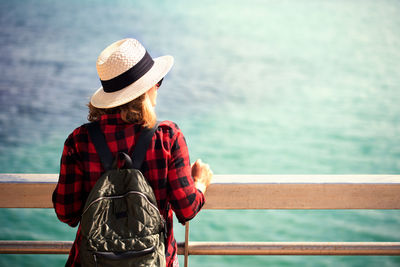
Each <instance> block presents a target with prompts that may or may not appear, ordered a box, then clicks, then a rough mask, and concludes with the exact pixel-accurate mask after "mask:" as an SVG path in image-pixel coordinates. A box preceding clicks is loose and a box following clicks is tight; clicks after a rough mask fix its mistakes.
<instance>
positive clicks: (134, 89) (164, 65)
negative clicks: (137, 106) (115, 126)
mask: <svg viewBox="0 0 400 267" xmlns="http://www.w3.org/2000/svg"><path fill="white" fill-rule="evenodd" d="M153 60H154V65H153V67H151V69H150V70H149V71H148V72H146V74H144V75H143V76H142V77H141V78H140V79H138V80H137V81H136V82H134V83H132V84H131V85H128V86H127V87H125V88H123V89H121V90H119V91H116V92H112V93H107V92H105V91H104V90H103V87H100V88H99V89H98V90H97V91H96V92H95V93H94V94H93V95H92V97H91V99H90V103H91V104H92V105H93V106H95V107H96V108H114V107H118V106H120V105H123V104H126V103H128V102H130V101H132V100H134V99H135V98H137V97H139V96H141V95H142V94H144V93H145V92H147V91H148V90H149V89H151V88H152V87H153V86H154V85H156V84H157V83H158V82H159V81H160V80H161V79H162V78H164V76H165V75H167V73H168V72H169V71H170V70H171V68H172V65H173V64H174V58H173V57H172V56H169V55H167V56H162V57H158V58H155V59H153Z"/></svg>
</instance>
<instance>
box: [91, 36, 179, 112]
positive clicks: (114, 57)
mask: <svg viewBox="0 0 400 267" xmlns="http://www.w3.org/2000/svg"><path fill="white" fill-rule="evenodd" d="M173 64H174V58H173V57H172V56H162V57H158V58H154V59H152V58H151V56H150V55H149V54H148V53H147V51H146V49H145V48H144V47H143V45H142V44H141V43H139V41H138V40H135V39H131V38H128V39H123V40H119V41H117V42H115V43H113V44H111V45H110V46H108V47H107V48H106V49H104V50H103V51H102V52H101V53H100V55H99V57H98V59H97V62H96V67H97V73H98V75H99V77H100V81H101V84H102V87H100V88H99V89H98V90H97V91H96V92H95V93H94V94H93V96H92V98H91V99H90V103H91V104H92V105H93V106H95V107H97V108H113V107H117V106H120V105H123V104H126V103H128V102H130V101H132V100H133V99H135V98H137V97H139V96H140V95H142V94H144V93H145V92H147V91H148V90H149V89H150V88H152V87H153V86H154V85H156V84H157V82H158V81H160V80H161V79H162V78H163V77H164V76H165V75H166V74H167V73H168V71H169V70H170V69H171V67H172V65H173Z"/></svg>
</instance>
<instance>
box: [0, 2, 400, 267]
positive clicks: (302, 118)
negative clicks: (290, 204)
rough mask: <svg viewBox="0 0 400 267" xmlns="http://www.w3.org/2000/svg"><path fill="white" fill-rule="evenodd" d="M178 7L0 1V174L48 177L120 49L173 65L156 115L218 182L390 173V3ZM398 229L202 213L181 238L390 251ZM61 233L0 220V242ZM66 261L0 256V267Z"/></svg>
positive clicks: (196, 260)
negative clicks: (133, 48)
mask: <svg viewBox="0 0 400 267" xmlns="http://www.w3.org/2000/svg"><path fill="white" fill-rule="evenodd" d="M82 2H83V1H82ZM189 2H190V1H183V0H182V1H142V2H140V3H139V1H85V2H83V3H81V1H65V3H64V2H54V1H1V2H0V67H1V73H2V76H1V78H0V173H6V172H24V173H57V172H58V168H59V166H58V164H59V158H60V155H61V151H62V145H63V142H64V140H65V138H66V136H67V135H68V134H69V132H70V131H72V130H73V129H74V128H75V127H76V126H77V125H79V124H81V123H84V122H85V117H86V113H87V110H86V107H85V104H86V103H87V101H88V99H89V97H90V95H91V94H92V93H93V92H94V90H95V89H96V88H98V87H99V86H100V84H99V81H98V78H97V74H96V69H95V61H96V58H97V55H98V53H99V52H100V51H101V50H102V49H103V48H104V47H105V46H106V45H108V44H110V43H111V42H113V41H115V40H118V39H121V38H125V37H136V38H138V39H139V40H141V42H142V43H143V44H144V45H145V47H146V48H147V49H148V50H149V52H150V54H151V55H152V56H153V57H156V56H160V55H164V54H171V55H173V56H174V57H175V66H174V68H173V70H172V72H171V73H170V74H169V75H168V76H167V78H166V80H165V82H164V83H163V86H162V89H161V90H160V91H159V99H158V106H157V113H158V116H159V118H160V119H170V120H174V121H175V122H177V123H178V124H179V125H180V127H181V128H182V130H183V131H184V133H185V136H186V138H187V141H188V144H189V147H190V156H191V158H192V159H196V158H202V159H203V160H204V161H206V162H208V163H210V165H211V166H212V168H213V170H214V172H215V173H216V174H399V173H400V116H399V115H400V105H399V104H398V103H400V63H399V62H400V16H398V14H399V12H400V2H398V1H379V2H377V1H356V0H353V1H315V0H314V1H311V0H300V1H224V0H221V1H201V2H200V1H199V2H196V3H192V2H190V3H189ZM399 226H400V212H399V211H393V210H389V211H382V210H380V211H377V210H353V211H350V210H345V211H327V210H320V211H291V210H288V211H286V210H285V211H283V210H267V211H253V210H246V211H203V212H202V213H201V214H199V216H198V217H196V220H194V221H193V222H192V223H191V233H190V238H191V240H196V241H397V242H398V241H399V240H400V231H399V229H400V227H399ZM74 231H75V229H71V228H69V227H68V226H66V225H63V224H62V223H59V222H58V221H57V219H56V218H55V215H54V212H53V211H52V210H46V209H34V210H29V209H1V210H0V239H3V240H4V239H13V240H18V239H19V240H73V238H74ZM176 231H177V239H178V240H183V228H182V227H179V226H177V227H176ZM65 260H66V256H65V255H61V256H52V255H40V256H37V255H25V256H21V255H0V266H63V264H64V262H65ZM181 262H182V259H181ZM190 264H191V266H232V267H233V266H243V265H247V266H377V265H379V266H399V265H400V257H371V256H365V257H358V256H354V257H353V256H349V257H340V256H335V257H319V256H316V257H307V256H294V257H284V256H254V257H237V256H226V257H220V256H191V257H190Z"/></svg>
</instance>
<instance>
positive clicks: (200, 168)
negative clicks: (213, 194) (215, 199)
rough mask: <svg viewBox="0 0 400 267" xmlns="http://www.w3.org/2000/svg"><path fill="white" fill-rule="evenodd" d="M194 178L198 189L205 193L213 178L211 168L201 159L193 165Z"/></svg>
mask: <svg viewBox="0 0 400 267" xmlns="http://www.w3.org/2000/svg"><path fill="white" fill-rule="evenodd" d="M192 176H193V179H194V183H195V185H196V188H197V189H199V190H200V191H201V192H203V193H205V192H206V189H207V187H208V186H209V185H210V182H211V179H212V177H213V172H212V170H211V169H210V166H209V165H208V164H205V163H203V162H202V161H201V159H198V160H196V162H195V163H193V164H192Z"/></svg>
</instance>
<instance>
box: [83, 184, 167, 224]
mask: <svg viewBox="0 0 400 267" xmlns="http://www.w3.org/2000/svg"><path fill="white" fill-rule="evenodd" d="M129 194H136V195H140V196H142V197H144V199H145V200H146V201H147V202H148V203H149V204H150V206H151V207H153V208H154V209H156V210H157V212H158V213H160V212H159V210H158V208H157V207H156V205H154V204H153V203H151V202H150V200H149V199H148V198H147V196H146V195H145V194H143V193H142V192H138V191H129V192H127V193H125V194H123V195H119V196H110V197H99V198H97V199H95V200H93V201H92V202H91V203H90V204H89V205H88V206H87V208H86V209H85V210H84V211H83V213H82V216H83V214H85V213H86V212H87V210H88V209H89V208H90V207H91V206H92V205H93V204H94V203H96V202H99V201H100V200H103V199H118V198H124V197H126V196H127V195H129ZM162 219H163V220H164V218H162Z"/></svg>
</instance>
